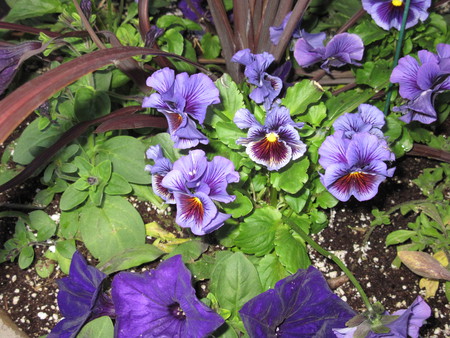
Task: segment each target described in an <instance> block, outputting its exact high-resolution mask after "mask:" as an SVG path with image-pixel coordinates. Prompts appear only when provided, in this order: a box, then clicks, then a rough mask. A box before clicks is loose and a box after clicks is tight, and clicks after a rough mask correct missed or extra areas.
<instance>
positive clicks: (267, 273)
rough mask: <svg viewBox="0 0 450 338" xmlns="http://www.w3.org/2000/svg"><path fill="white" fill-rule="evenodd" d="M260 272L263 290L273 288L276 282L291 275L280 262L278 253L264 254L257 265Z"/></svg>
mask: <svg viewBox="0 0 450 338" xmlns="http://www.w3.org/2000/svg"><path fill="white" fill-rule="evenodd" d="M256 269H257V270H258V274H259V279H260V280H261V284H262V286H263V291H267V290H269V289H272V288H273V287H274V286H275V284H276V282H278V281H279V280H280V279H283V278H285V277H287V276H289V272H288V271H287V270H286V268H285V267H284V266H283V265H282V264H281V263H280V260H279V259H278V257H277V256H276V255H273V254H269V255H266V256H264V257H263V258H262V259H261V260H260V261H259V264H258V266H257V267H256Z"/></svg>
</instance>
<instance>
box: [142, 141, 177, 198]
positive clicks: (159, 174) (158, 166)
mask: <svg viewBox="0 0 450 338" xmlns="http://www.w3.org/2000/svg"><path fill="white" fill-rule="evenodd" d="M146 156H147V158H148V159H149V160H153V161H154V162H155V164H154V165H146V166H145V170H146V171H148V172H150V173H151V174H152V189H153V192H154V193H155V194H156V195H158V196H159V197H161V198H162V199H163V200H164V201H165V202H166V203H168V204H174V203H175V199H174V197H173V194H172V193H171V192H170V191H169V190H168V189H167V188H165V187H163V186H162V180H163V178H164V177H165V176H166V175H167V173H168V172H169V171H171V170H172V167H173V166H172V162H170V160H169V159H168V158H166V157H164V154H163V151H162V149H161V146H160V145H159V144H158V145H156V146H151V147H150V148H148V150H147V151H146Z"/></svg>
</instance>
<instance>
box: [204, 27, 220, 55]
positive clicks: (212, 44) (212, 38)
mask: <svg viewBox="0 0 450 338" xmlns="http://www.w3.org/2000/svg"><path fill="white" fill-rule="evenodd" d="M200 41H201V44H202V49H203V57H204V58H205V59H215V58H216V57H218V56H219V55H220V51H221V50H222V47H221V46H220V41H219V37H218V36H217V35H212V34H211V33H206V34H204V35H203V36H202V39H201V40H200Z"/></svg>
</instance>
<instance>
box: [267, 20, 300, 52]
mask: <svg viewBox="0 0 450 338" xmlns="http://www.w3.org/2000/svg"><path fill="white" fill-rule="evenodd" d="M291 14H292V12H289V13H288V14H287V15H286V16H285V17H284V19H283V22H282V23H281V25H279V26H272V27H269V34H270V41H272V43H273V44H274V45H275V46H276V45H278V43H279V42H280V39H281V35H282V34H283V32H284V30H285V29H286V26H287V24H288V22H289V18H290V17H291ZM301 37H302V33H301V31H300V22H299V23H298V24H297V27H296V28H295V29H294V32H293V33H292V38H294V39H299V38H301Z"/></svg>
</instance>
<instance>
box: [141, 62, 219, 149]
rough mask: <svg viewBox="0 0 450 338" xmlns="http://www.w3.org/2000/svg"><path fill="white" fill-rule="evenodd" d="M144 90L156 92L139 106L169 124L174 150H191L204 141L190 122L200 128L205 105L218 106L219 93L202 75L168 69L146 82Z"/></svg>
mask: <svg viewBox="0 0 450 338" xmlns="http://www.w3.org/2000/svg"><path fill="white" fill-rule="evenodd" d="M147 86H149V87H152V88H154V89H156V91H157V92H158V93H153V94H151V95H150V96H149V97H145V98H144V100H143V102H142V106H143V107H146V108H156V109H157V110H158V111H159V112H161V113H163V114H164V115H165V116H166V118H167V122H168V124H169V133H170V136H171V138H172V140H173V141H174V143H175V145H174V146H175V148H181V149H186V148H192V147H195V146H197V145H198V144H199V143H202V144H208V139H207V138H206V136H205V135H203V134H202V133H201V132H200V131H198V130H197V127H196V124H195V122H194V120H193V119H195V120H197V121H198V122H199V123H200V124H202V123H203V121H204V120H205V115H206V109H207V108H208V106H209V105H211V104H215V103H219V102H220V99H219V90H218V89H217V88H216V86H215V85H214V83H213V82H212V81H211V79H210V78H209V77H207V76H206V75H204V74H194V75H192V76H189V75H188V74H187V73H181V74H178V75H177V76H176V77H175V72H174V71H173V70H172V69H170V68H163V69H161V70H158V71H156V72H155V73H153V74H152V76H150V77H149V78H148V79H147Z"/></svg>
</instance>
